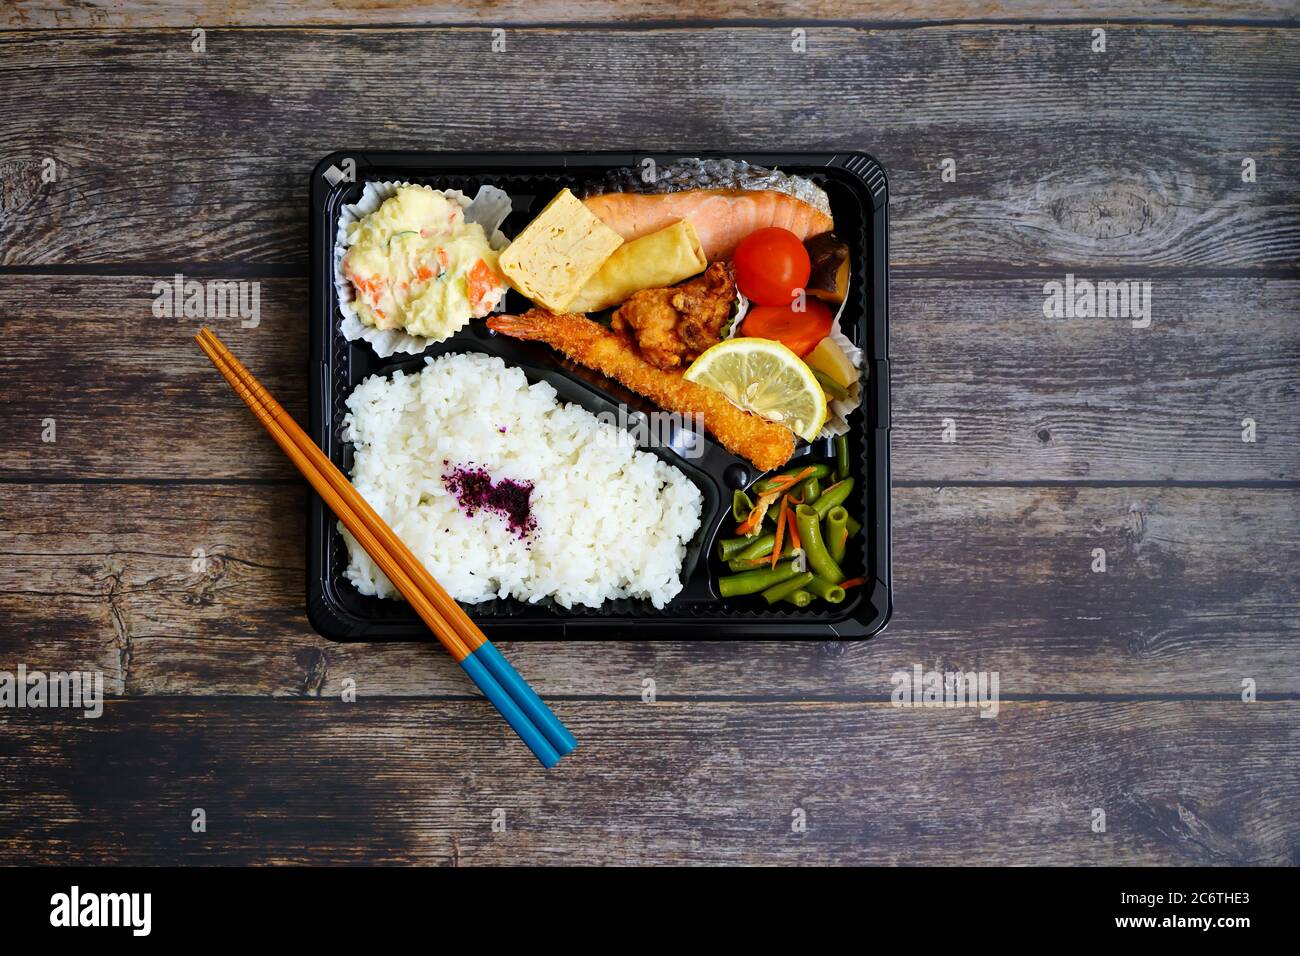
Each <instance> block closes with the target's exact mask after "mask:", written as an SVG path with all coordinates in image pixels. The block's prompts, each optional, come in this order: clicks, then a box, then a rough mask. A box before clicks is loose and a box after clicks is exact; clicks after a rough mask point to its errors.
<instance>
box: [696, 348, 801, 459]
mask: <svg viewBox="0 0 1300 956" xmlns="http://www.w3.org/2000/svg"><path fill="white" fill-rule="evenodd" d="M682 377H683V378H685V379H686V381H688V382H695V383H696V384H697V385H703V386H705V387H706V388H711V389H713V390H714V391H717V392H721V393H722V394H723V395H724V396H726V398H727V400H728V401H730V402H731V403H732V404H733V405H736V406H738V407H739V408H743V409H744V410H745V411H747V412H753V413H754V414H755V415H758V416H760V417H762V418H766V419H767V420H768V421H772V422H780V423H781V424H782V425H785V426H786V427H787V428H789V429H790V430H791V431H792V432H794V433H795V434H796V435H798V436H799V437H800V438H802V439H804V441H812V440H813V439H814V438H816V437H817V433H818V432H820V431H821V430H822V425H824V424H826V394H825V393H824V392H823V391H822V388H821V386H820V385H819V384H817V379H816V378H815V377H814V376H813V373H812V371H811V370H810V369H809V368H808V366H807V365H805V364H804V362H803V359H801V358H799V356H797V355H795V354H794V353H793V352H791V351H790V350H789V349H788V348H786V347H785V346H784V345H782V344H781V343H780V342H774V341H772V340H771V339H758V338H735V339H727V340H726V341H725V342H719V343H718V344H717V345H715V346H713V347H712V348H710V349H708V350H707V351H705V352H704V354H703V355H701V356H700V357H699V358H697V359H696V360H695V361H694V362H692V363H691V367H690V368H688V369H687V370H686V372H685V374H684V375H683V376H682Z"/></svg>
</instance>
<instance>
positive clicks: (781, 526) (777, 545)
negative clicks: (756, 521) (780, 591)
mask: <svg viewBox="0 0 1300 956" xmlns="http://www.w3.org/2000/svg"><path fill="white" fill-rule="evenodd" d="M789 501H790V499H789V498H787V497H786V496H785V495H782V496H781V507H780V508H779V509H777V512H776V539H775V541H773V543H772V563H771V564H770V565H769V567H773V568H775V567H776V562H777V561H779V560H780V559H781V541H782V539H783V538H784V537H785V516H786V515H787V514H788V513H789V511H790V506H789Z"/></svg>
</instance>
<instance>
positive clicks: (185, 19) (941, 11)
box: [0, 0, 1295, 30]
mask: <svg viewBox="0 0 1300 956" xmlns="http://www.w3.org/2000/svg"><path fill="white" fill-rule="evenodd" d="M743 11H744V16H743V17H741V16H739V15H738V14H739V13H740V10H739V9H738V8H737V6H736V4H735V3H730V2H724V0H697V2H695V3H691V4H689V5H685V4H681V3H678V2H674V0H643V2H640V3H636V4H626V3H617V2H614V0H540V2H529V0H497V2H492V3H463V2H461V3H448V2H432V3H431V2H429V0H385V2H384V3H382V4H377V5H369V4H340V3H338V2H337V0H296V2H294V3H254V4H248V3H241V2H235V0H183V2H169V3H167V4H159V3H151V2H149V0H81V2H78V3H76V4H55V3H50V2H49V0H44V2H42V0H10V2H9V4H7V6H6V9H5V10H3V11H0V26H5V27H9V28H14V29H23V30H35V29H49V28H55V27H57V28H65V29H66V28H86V27H93V28H98V29H106V28H123V27H125V28H129V29H142V28H155V29H157V28H173V29H190V28H192V27H195V26H202V27H207V28H212V27H225V26H241V27H256V26H276V27H286V26H289V27H292V26H308V25H330V26H368V25H371V24H375V25H380V24H405V25H410V26H422V25H425V24H465V25H478V26H484V27H496V26H509V25H510V24H512V23H530V24H558V25H564V24H572V23H609V24H616V23H631V24H634V23H644V22H650V21H659V20H672V21H677V22H680V23H682V24H683V25H689V24H691V23H692V22H699V21H728V20H729V21H733V22H736V23H739V24H744V23H747V22H752V21H754V20H786V21H789V22H790V24H791V26H796V25H798V24H799V23H801V22H804V23H806V22H808V21H813V22H815V21H819V20H821V21H825V20H844V21H858V22H864V23H911V22H914V21H916V20H918V19H921V18H922V17H920V16H918V14H923V15H924V17H923V18H924V19H928V20H968V21H980V20H995V21H1007V20H1042V21H1051V20H1077V19H1078V18H1079V16H1080V11H1079V9H1078V8H1077V7H1076V6H1074V5H1072V4H1069V3H1062V2H1054V0H1002V2H1000V3H996V4H989V3H987V2H980V0H943V2H941V3H938V2H936V3H930V4H927V5H926V6H925V8H924V9H923V10H920V11H918V9H917V7H916V6H915V5H914V4H908V3H902V2H899V0H883V2H882V0H877V2H875V3H872V4H871V5H870V6H863V5H862V4H860V3H853V2H851V0H815V2H795V3H788V2H782V0H758V2H750V3H746V4H745V6H744V8H743ZM1087 15H1088V16H1090V17H1093V18H1095V19H1096V20H1097V22H1098V23H1099V24H1103V25H1107V26H1108V25H1110V24H1111V23H1112V22H1114V21H1115V20H1139V21H1141V20H1143V19H1159V20H1161V21H1166V22H1167V21H1172V20H1184V19H1186V20H1192V21H1198V22H1200V21H1205V20H1215V19H1229V20H1234V21H1239V20H1247V21H1249V20H1286V19H1292V18H1294V16H1295V8H1294V7H1293V6H1292V5H1290V4H1288V3H1286V2H1284V0H1206V2H1199V3H1198V2H1195V0H1183V2H1170V3H1162V4H1161V5H1160V7H1159V9H1158V10H1157V11H1154V12H1153V13H1152V14H1151V15H1149V16H1147V17H1143V16H1142V15H1140V14H1137V13H1135V11H1134V8H1133V5H1132V4H1131V3H1123V2H1121V0H1100V2H1094V3H1091V4H1089V7H1088V11H1087Z"/></svg>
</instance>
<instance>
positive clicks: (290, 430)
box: [199, 329, 487, 660]
mask: <svg viewBox="0 0 1300 956" xmlns="http://www.w3.org/2000/svg"><path fill="white" fill-rule="evenodd" d="M204 342H206V343H207V344H208V345H209V346H211V347H212V348H213V349H214V350H215V351H216V353H217V354H218V355H219V356H220V358H221V360H222V362H223V363H224V364H225V365H226V367H227V368H229V369H230V370H231V371H232V372H233V373H234V374H235V376H236V378H237V379H238V380H239V382H240V384H242V385H243V386H244V387H245V388H246V389H247V390H248V391H249V392H250V393H251V394H252V397H253V399H254V400H255V401H256V402H258V404H259V405H260V406H261V408H262V409H264V410H265V411H266V413H267V414H268V415H270V416H271V418H272V419H273V420H274V421H275V422H276V423H277V424H278V425H280V427H281V428H283V429H284V431H285V432H286V433H287V434H288V436H289V438H290V439H291V440H292V441H293V443H294V445H295V446H296V447H297V448H298V450H299V451H301V452H302V453H303V454H304V455H306V457H307V458H308V459H310V460H311V462H312V464H313V465H314V466H315V468H316V470H317V471H319V472H321V473H322V474H323V475H324V477H325V479H326V480H327V481H328V482H329V484H330V487H331V488H332V489H333V490H334V491H335V492H336V493H337V494H338V495H339V496H340V497H343V498H346V499H347V500H348V504H349V506H350V507H351V508H352V510H353V511H355V512H356V513H357V516H358V517H359V518H360V520H361V521H362V523H364V524H365V526H366V528H367V530H369V531H370V533H371V534H372V535H374V537H376V538H377V539H379V541H380V543H381V544H383V546H384V549H385V551H387V552H388V554H390V555H392V556H393V558H394V559H396V561H397V563H398V564H399V565H400V566H401V568H402V571H403V572H404V573H405V574H406V575H407V576H408V577H409V578H411V579H412V581H414V582H415V584H416V585H417V586H418V587H419V588H420V590H421V591H423V592H424V594H425V596H426V597H427V598H428V599H429V601H430V602H431V603H432V604H433V606H434V607H435V608H437V609H438V612H439V613H440V614H441V615H442V617H443V618H444V619H445V620H446V621H447V623H448V624H450V625H451V627H452V629H453V630H454V631H455V632H456V634H457V635H458V637H459V638H460V642H461V643H462V644H463V645H464V646H465V647H466V648H467V649H468V651H469V652H471V653H472V652H473V651H474V650H476V649H477V648H478V647H479V646H480V645H481V644H482V643H483V642H484V641H485V640H487V638H486V637H484V635H483V632H482V631H481V630H479V628H478V626H477V625H476V624H475V623H474V622H473V621H471V620H470V618H469V615H468V614H466V613H465V611H464V610H463V609H462V608H461V606H460V605H459V604H457V603H456V602H455V600H453V599H452V597H451V595H449V594H448V593H447V592H446V591H445V590H444V589H443V587H442V585H440V584H439V583H438V582H437V580H436V579H435V578H434V577H433V576H432V575H431V574H429V572H428V571H427V570H426V569H425V567H424V565H423V564H422V563H421V562H420V560H419V559H418V558H416V556H415V555H414V554H412V553H411V550H410V548H408V547H407V546H406V544H405V543H404V542H403V541H402V539H401V538H399V537H397V535H396V534H394V533H393V531H392V529H390V528H389V527H388V525H387V524H386V523H385V522H384V521H383V519H382V518H380V517H379V515H377V514H375V511H374V509H373V508H371V507H370V505H369V503H368V502H367V501H366V500H365V499H364V498H363V497H361V495H360V494H359V493H358V492H357V490H356V489H355V488H354V487H352V483H351V482H350V481H348V479H347V477H346V476H344V474H343V473H342V472H341V471H339V470H338V468H337V467H335V465H334V463H333V462H332V461H330V460H329V459H328V458H327V457H326V456H325V453H324V452H323V451H321V450H320V447H319V446H318V445H317V444H316V443H315V442H314V441H312V439H311V436H310V435H308V434H307V433H306V432H305V431H303V430H302V428H301V427H300V426H299V425H298V423H297V422H295V421H294V420H293V417H292V416H291V415H289V414H288V413H287V412H286V411H285V410H284V408H282V407H281V405H280V403H279V402H277V401H276V400H275V399H274V398H272V397H271V395H270V393H269V392H267V390H266V389H265V388H263V387H262V384H261V383H260V382H258V380H257V379H256V378H255V377H254V376H253V373H252V372H250V371H249V370H248V369H247V368H245V367H244V365H243V363H241V362H240V361H239V359H237V358H235V357H234V356H233V355H232V354H231V353H230V350H229V349H227V348H226V347H225V345H224V344H223V343H222V342H221V340H220V339H218V338H217V337H216V335H214V334H213V333H212V332H210V331H209V330H207V329H203V330H202V331H201V332H200V333H199V345H200V347H202V346H203V344H204ZM204 351H205V352H206V351H207V349H206V348H205V349H204ZM241 397H242V396H241ZM348 530H349V531H350V530H351V529H350V528H349V529H348ZM389 580H392V579H391V578H390V579H389ZM393 586H394V587H396V586H397V584H396V582H394V583H393ZM459 659H460V658H457V660H459Z"/></svg>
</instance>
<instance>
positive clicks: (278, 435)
mask: <svg viewBox="0 0 1300 956" xmlns="http://www.w3.org/2000/svg"><path fill="white" fill-rule="evenodd" d="M204 331H206V330H204ZM197 338H198V343H199V347H200V348H201V349H203V351H204V353H205V354H206V355H207V356H208V358H209V359H211V360H212V364H213V365H214V366H216V369H217V371H218V372H220V373H221V375H222V376H223V377H224V378H225V380H226V381H227V382H229V383H230V387H231V388H233V389H234V390H235V393H236V394H237V395H238V396H239V397H240V398H241V399H243V400H244V404H246V405H247V406H248V407H249V409H250V410H251V411H252V412H253V414H254V415H256V416H257V419H258V421H260V422H261V423H262V425H263V426H264V427H265V428H266V430H267V431H268V432H270V434H271V437H272V438H273V439H275V443H276V444H277V445H279V446H280V448H281V450H282V451H283V452H284V453H285V454H286V455H288V456H289V459H290V461H292V462H293V463H294V465H295V466H296V467H297V469H298V470H299V471H300V472H302V474H303V477H304V478H306V479H307V481H308V482H310V483H311V486H312V487H313V488H315V489H316V493H317V494H319V495H320V496H321V498H322V499H324V501H325V504H326V505H328V506H329V509H330V510H331V511H332V512H334V514H336V515H337V516H338V518H339V520H340V521H342V522H343V526H344V527H345V528H347V529H348V531H349V532H351V533H352V535H353V536H354V537H355V538H356V539H357V541H358V543H360V544H361V546H362V547H363V548H364V549H365V550H366V553H367V554H369V555H370V556H371V557H372V558H373V559H374V561H375V563H376V564H377V565H379V568H380V570H381V571H383V572H384V574H385V576H386V577H387V578H388V580H389V581H391V582H392V584H393V587H395V588H397V590H398V591H400V592H401V593H402V596H403V597H405V598H406V599H407V600H408V601H410V602H411V606H412V607H413V608H414V609H415V612H416V613H417V614H419V615H420V618H421V620H423V621H424V623H425V624H427V625H428V626H429V629H430V630H431V631H433V633H434V635H435V636H436V637H437V638H438V640H439V641H440V642H441V643H442V645H443V646H444V647H446V648H447V650H448V651H449V652H450V653H451V656H452V657H454V658H455V659H456V660H457V661H462V660H464V659H465V657H466V656H467V655H468V654H469V653H470V650H469V648H468V647H466V646H465V643H464V641H463V640H462V639H461V637H460V635H459V633H458V632H457V631H456V629H454V628H453V627H452V626H451V624H450V622H448V621H447V620H446V618H445V617H444V616H443V615H442V614H441V613H439V611H438V609H437V608H436V607H435V606H434V604H433V602H432V601H430V600H429V599H428V598H427V597H426V596H425V594H424V592H423V591H422V590H421V589H420V588H419V587H417V586H416V584H415V582H414V581H413V580H412V579H411V578H410V577H409V576H408V575H407V574H406V572H405V571H404V570H403V569H402V567H401V566H400V565H399V564H398V563H397V561H396V560H395V558H393V557H392V554H391V552H390V551H389V550H388V549H387V548H386V547H385V546H384V544H383V543H382V542H381V540H380V539H379V537H378V536H376V535H375V534H374V533H373V532H372V531H371V530H370V529H369V528H368V527H367V526H366V524H365V522H363V521H362V520H361V518H360V516H359V515H358V513H357V509H356V508H355V507H354V506H353V505H352V502H351V501H350V500H348V499H347V498H346V497H344V496H343V495H341V494H340V493H339V492H338V491H337V490H336V489H335V488H334V487H333V486H332V485H331V484H330V483H329V482H328V481H327V479H326V477H325V475H324V474H323V473H322V470H321V469H318V467H317V466H316V463H315V462H313V461H312V460H311V459H310V457H309V456H308V455H307V454H305V453H304V452H303V450H302V449H301V448H299V447H298V445H297V444H296V443H295V442H294V441H293V440H292V438H290V436H289V434H288V433H287V431H286V429H285V428H283V427H282V426H281V424H280V422H279V421H278V420H277V418H276V416H275V415H274V414H273V413H272V412H271V410H270V408H268V407H267V406H265V405H263V404H262V403H261V402H259V401H258V399H257V396H256V395H254V394H253V392H252V391H251V390H250V389H249V388H248V387H247V386H245V385H244V383H243V382H242V381H241V380H240V378H239V376H237V375H236V374H235V371H234V369H233V368H232V367H231V366H230V365H229V364H228V363H227V360H226V359H225V357H224V356H223V355H221V354H220V352H219V351H218V350H217V348H216V345H215V343H213V342H212V341H210V340H209V339H207V338H205V337H203V336H202V335H201V334H200V335H199V336H197ZM262 393H263V394H265V393H266V390H265V389H262ZM267 397H268V398H269V397H270V396H269V395H268V396H267ZM272 401H274V399H272ZM281 411H282V412H283V410H281ZM285 417H287V416H285ZM290 421H292V419H290ZM317 450H318V451H319V449H317ZM329 464H330V467H331V468H333V467H334V464H333V462H330V463H329ZM340 474H341V473H340ZM349 487H351V485H349ZM353 493H354V494H355V489H353ZM357 497H358V498H360V496H359V495H358V496H357ZM362 500H363V502H364V499H362ZM366 507H369V506H368V505H367V506H366ZM448 600H450V598H449V599H448ZM462 613H463V612H462Z"/></svg>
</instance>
